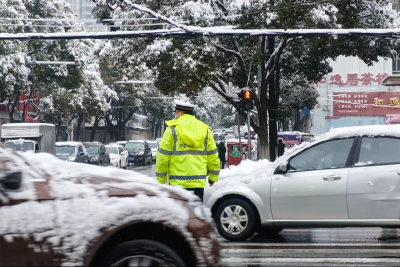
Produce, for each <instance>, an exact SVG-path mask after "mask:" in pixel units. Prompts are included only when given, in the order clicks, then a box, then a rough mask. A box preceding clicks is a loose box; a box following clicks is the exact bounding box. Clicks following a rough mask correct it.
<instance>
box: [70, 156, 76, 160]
mask: <svg viewBox="0 0 400 267" xmlns="http://www.w3.org/2000/svg"><path fill="white" fill-rule="evenodd" d="M75 160H76V157H75V156H71V157H69V158H68V161H75Z"/></svg>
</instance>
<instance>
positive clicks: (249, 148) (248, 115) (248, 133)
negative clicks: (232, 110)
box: [247, 110, 251, 160]
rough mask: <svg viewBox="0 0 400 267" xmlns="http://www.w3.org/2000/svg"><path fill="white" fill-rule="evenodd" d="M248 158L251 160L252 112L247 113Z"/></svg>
mask: <svg viewBox="0 0 400 267" xmlns="http://www.w3.org/2000/svg"><path fill="white" fill-rule="evenodd" d="M247 158H248V159H249V160H251V134H250V110H248V111H247Z"/></svg>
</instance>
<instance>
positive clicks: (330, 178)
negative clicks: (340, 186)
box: [322, 174, 342, 182]
mask: <svg viewBox="0 0 400 267" xmlns="http://www.w3.org/2000/svg"><path fill="white" fill-rule="evenodd" d="M322 179H324V181H328V182H329V181H336V180H340V179H342V176H341V175H337V174H331V175H327V176H324V177H322Z"/></svg>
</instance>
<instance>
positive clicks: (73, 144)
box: [56, 141, 82, 146]
mask: <svg viewBox="0 0 400 267" xmlns="http://www.w3.org/2000/svg"><path fill="white" fill-rule="evenodd" d="M80 144H82V143H81V142H74V141H66V142H56V146H78V145H80Z"/></svg>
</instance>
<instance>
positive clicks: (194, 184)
mask: <svg viewBox="0 0 400 267" xmlns="http://www.w3.org/2000/svg"><path fill="white" fill-rule="evenodd" d="M165 123H166V124H167V125H168V127H167V129H166V130H165V132H164V135H163V137H162V140H161V143H160V145H159V147H158V150H157V156H156V176H157V180H158V181H159V182H160V183H165V182H166V181H167V173H169V184H170V185H180V186H182V187H183V188H204V187H205V186H206V178H207V167H208V169H209V171H210V173H209V176H208V179H210V180H211V181H214V182H217V181H218V175H219V171H220V167H219V158H218V148H217V145H216V144H215V141H214V137H213V135H212V133H211V130H210V127H209V126H208V125H207V124H205V123H203V122H201V121H199V120H198V119H196V118H195V117H194V116H192V115H188V114H184V115H182V116H180V117H179V118H178V119H177V120H171V121H166V122H165Z"/></svg>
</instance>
